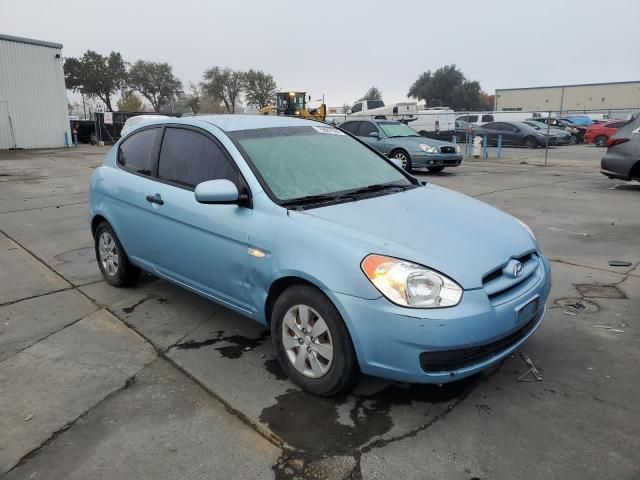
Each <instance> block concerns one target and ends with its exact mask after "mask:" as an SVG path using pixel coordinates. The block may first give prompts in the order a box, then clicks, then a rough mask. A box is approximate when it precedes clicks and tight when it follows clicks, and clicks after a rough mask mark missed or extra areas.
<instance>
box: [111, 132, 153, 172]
mask: <svg viewBox="0 0 640 480" xmlns="http://www.w3.org/2000/svg"><path fill="white" fill-rule="evenodd" d="M159 133H160V129H159V128H150V129H147V130H142V131H141V132H138V133H134V134H133V135H131V136H130V137H129V138H127V139H126V140H125V141H124V142H122V144H121V145H120V148H119V150H118V163H119V164H120V165H122V166H123V167H124V168H126V169H127V170H131V171H132V172H136V173H140V174H142V175H151V172H152V170H153V160H154V150H155V148H154V147H155V145H156V140H157V138H158V134H159Z"/></svg>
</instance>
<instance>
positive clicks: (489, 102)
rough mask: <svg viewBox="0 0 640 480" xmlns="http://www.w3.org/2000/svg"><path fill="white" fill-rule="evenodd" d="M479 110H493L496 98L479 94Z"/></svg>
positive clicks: (484, 93)
mask: <svg viewBox="0 0 640 480" xmlns="http://www.w3.org/2000/svg"><path fill="white" fill-rule="evenodd" d="M480 104H481V107H480V109H481V110H493V109H494V108H495V106H496V96H495V95H490V94H488V93H487V92H482V91H481V92H480Z"/></svg>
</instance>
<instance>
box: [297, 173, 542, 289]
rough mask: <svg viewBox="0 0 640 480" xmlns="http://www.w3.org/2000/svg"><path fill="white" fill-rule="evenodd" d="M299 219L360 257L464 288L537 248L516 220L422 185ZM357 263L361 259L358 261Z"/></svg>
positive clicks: (309, 212) (308, 213) (476, 285)
mask: <svg viewBox="0 0 640 480" xmlns="http://www.w3.org/2000/svg"><path fill="white" fill-rule="evenodd" d="M301 220H302V221H304V222H308V223H312V224H313V223H318V224H320V223H322V224H324V225H308V226H311V227H314V228H318V229H319V230H317V231H326V232H329V234H331V235H342V236H344V237H347V238H346V240H347V241H349V242H350V246H351V247H353V246H354V244H356V245H358V246H359V247H361V249H360V252H359V254H361V255H362V258H364V256H365V255H367V254H369V253H378V254H382V255H389V256H393V257H398V258H403V259H405V260H409V261H412V262H415V263H419V264H421V265H424V266H427V267H430V268H433V269H435V270H437V271H439V272H441V273H444V274H445V275H447V276H449V277H451V278H452V279H454V280H455V281H456V282H458V283H459V284H460V285H461V286H462V287H463V288H464V289H467V290H468V289H474V288H481V287H482V278H483V276H484V275H486V274H487V273H489V272H491V271H493V270H495V269H496V268H498V267H499V266H501V265H503V264H505V263H506V262H507V261H508V260H509V259H510V258H512V257H518V256H521V255H523V254H525V253H527V252H530V251H532V250H534V249H537V244H536V242H535V241H534V239H533V238H532V237H531V235H530V234H529V233H528V232H527V231H526V230H525V229H524V228H523V227H522V226H521V225H520V224H519V223H518V221H517V220H516V219H514V218H513V217H512V216H510V215H508V214H507V213H505V212H502V211H500V210H498V209H496V208H494V207H491V206H489V205H487V204H486V203H483V202H480V201H478V200H475V199H473V198H471V197H468V196H466V195H462V194H460V193H456V192H453V191H451V190H447V189H445V188H442V187H438V186H435V185H431V184H428V185H426V186H424V187H419V188H415V189H412V190H407V191H404V192H400V193H396V194H390V195H384V196H380V197H374V198H368V199H362V200H358V201H355V202H349V203H342V204H338V205H331V206H327V207H322V208H316V209H310V210H306V211H303V213H302V215H301ZM358 260H361V259H358Z"/></svg>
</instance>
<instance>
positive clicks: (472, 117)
mask: <svg viewBox="0 0 640 480" xmlns="http://www.w3.org/2000/svg"><path fill="white" fill-rule="evenodd" d="M458 120H460V121H463V122H469V123H475V122H477V121H478V115H461V116H459V117H458Z"/></svg>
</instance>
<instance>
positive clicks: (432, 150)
mask: <svg viewBox="0 0 640 480" xmlns="http://www.w3.org/2000/svg"><path fill="white" fill-rule="evenodd" d="M418 146H419V147H420V148H421V149H422V150H424V151H425V152H427V153H438V147H432V146H431V145H427V144H426V143H421V144H420V145H418Z"/></svg>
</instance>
